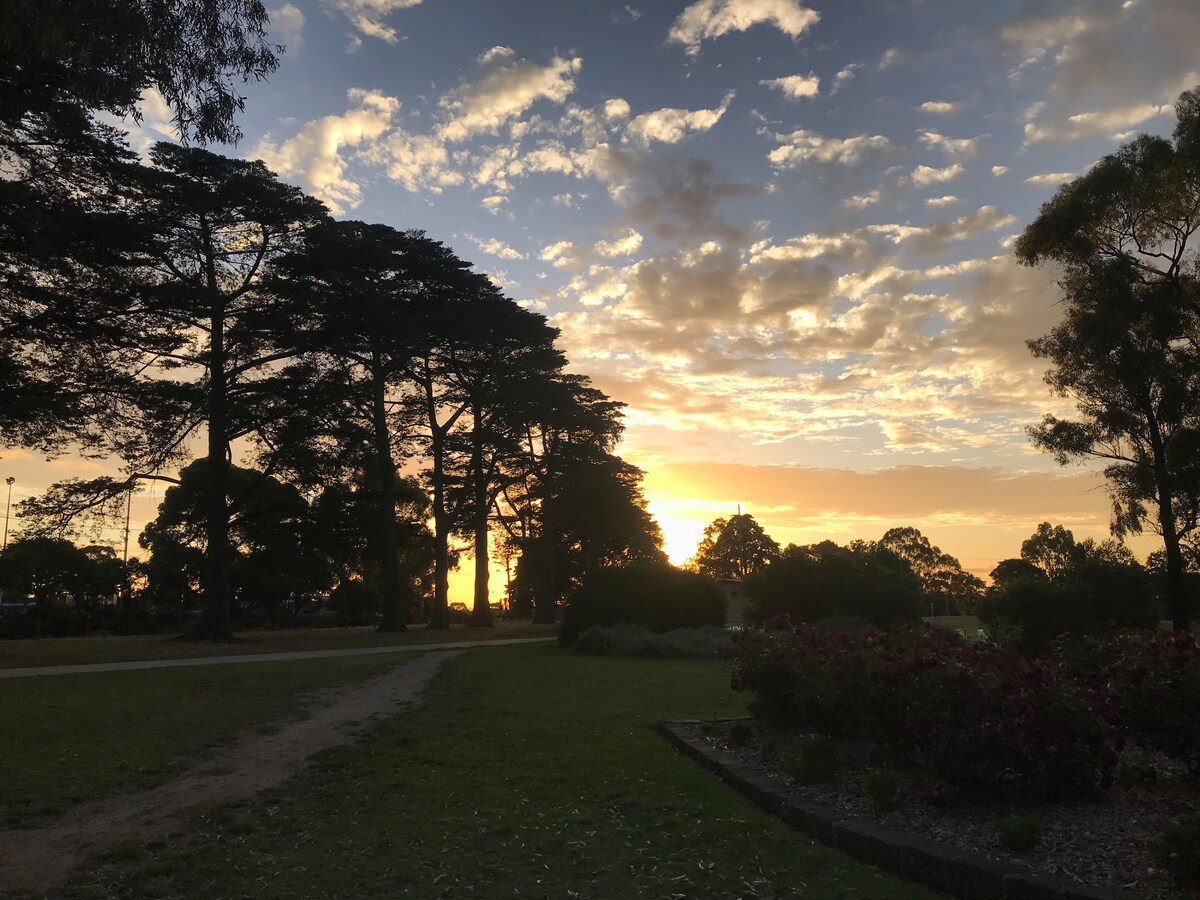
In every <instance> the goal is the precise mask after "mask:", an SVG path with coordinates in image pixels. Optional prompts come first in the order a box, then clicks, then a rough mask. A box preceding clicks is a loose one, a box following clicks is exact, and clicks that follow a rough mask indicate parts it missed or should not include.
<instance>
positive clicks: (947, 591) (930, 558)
mask: <svg viewBox="0 0 1200 900" xmlns="http://www.w3.org/2000/svg"><path fill="white" fill-rule="evenodd" d="M879 544H880V546H882V547H885V548H886V549H888V550H890V551H892V552H893V553H895V554H896V555H897V556H899V557H900V558H901V559H903V560H904V561H905V562H907V563H908V565H909V567H910V568H911V569H912V570H913V574H914V575H916V576H917V578H919V579H920V580H921V587H923V588H924V589H925V594H926V596H927V597H928V598H929V602H930V605H931V607H933V608H935V609H940V610H941V611H942V612H943V613H944V614H946V615H949V614H950V613H951V612H953V611H958V612H962V613H966V614H970V613H973V612H974V611H975V606H976V605H977V604H978V602H979V599H980V598H981V597H982V596H983V589H984V584H983V580H982V579H980V578H977V577H975V576H974V575H972V574H971V573H970V572H966V571H964V570H963V567H962V565H961V564H960V563H959V561H958V560H957V559H955V558H954V557H953V556H951V555H950V554H949V553H943V552H942V550H941V548H940V547H935V546H934V545H933V544H931V543H930V541H929V538H927V537H925V535H923V534H921V532H920V531H918V530H917V529H916V528H912V527H902V528H890V529H888V531H887V532H885V533H884V535H883V537H882V538H880V539H879Z"/></svg>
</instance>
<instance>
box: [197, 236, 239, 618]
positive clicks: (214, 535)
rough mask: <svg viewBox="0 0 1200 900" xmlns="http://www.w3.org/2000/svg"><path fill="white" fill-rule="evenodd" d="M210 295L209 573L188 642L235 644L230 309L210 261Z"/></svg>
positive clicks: (205, 574)
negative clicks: (230, 486)
mask: <svg viewBox="0 0 1200 900" xmlns="http://www.w3.org/2000/svg"><path fill="white" fill-rule="evenodd" d="M209 290H210V291H211V292H212V295H213V301H212V311H211V313H210V321H211V334H210V335H209V340H210V345H209V347H210V349H209V360H208V382H209V383H208V472H207V490H206V492H205V498H204V519H205V522H204V524H205V528H204V537H205V544H206V546H205V548H204V568H203V570H202V573H201V579H200V583H201V587H202V589H203V596H204V608H203V611H202V612H201V615H200V621H199V622H197V623H196V627H195V628H193V629H192V630H191V632H189V634H188V637H190V638H192V639H193V640H201V641H230V640H233V623H232V621H231V609H230V606H231V604H230V596H229V593H230V592H229V502H228V499H227V497H226V494H227V493H228V482H229V440H228V438H227V436H226V433H227V429H228V422H227V419H228V411H227V401H228V397H227V393H228V390H229V385H228V378H227V375H226V371H225V366H226V358H225V357H226V352H225V305H224V298H223V297H222V296H221V294H220V290H219V288H218V287H217V284H216V275H215V273H214V272H213V267H212V262H211V257H210V260H209Z"/></svg>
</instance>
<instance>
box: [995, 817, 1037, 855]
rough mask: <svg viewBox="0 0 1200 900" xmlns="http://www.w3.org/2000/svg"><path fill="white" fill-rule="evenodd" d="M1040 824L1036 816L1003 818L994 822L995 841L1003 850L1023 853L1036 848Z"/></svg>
mask: <svg viewBox="0 0 1200 900" xmlns="http://www.w3.org/2000/svg"><path fill="white" fill-rule="evenodd" d="M1041 831H1042V824H1041V822H1040V821H1039V820H1038V818H1037V817H1036V816H1005V817H1004V818H1002V819H997V820H996V840H998V841H999V842H1000V846H1001V847H1003V848H1004V849H1005V850H1012V851H1013V852H1015V853H1024V852H1025V851H1026V850H1032V849H1033V848H1034V847H1036V846H1037V843H1038V840H1039V839H1040V838H1041Z"/></svg>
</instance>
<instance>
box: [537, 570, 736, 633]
mask: <svg viewBox="0 0 1200 900" xmlns="http://www.w3.org/2000/svg"><path fill="white" fill-rule="evenodd" d="M621 623H628V624H631V625H641V626H642V627H643V628H647V629H649V630H650V631H656V632H663V631H670V630H672V629H675V628H700V627H702V626H704V625H717V626H720V625H724V624H725V594H724V593H723V592H722V591H721V589H720V588H719V587H717V585H716V584H715V583H713V582H712V581H711V580H710V579H708V578H706V577H705V576H703V575H700V574H697V573H695V572H685V571H683V570H682V569H676V568H674V567H673V566H669V565H667V564H666V563H656V562H650V561H643V562H635V563H631V564H630V565H627V566H622V567H621V568H612V569H600V570H599V571H597V572H596V573H594V574H593V575H591V576H589V577H588V578H586V579H584V582H583V584H582V585H580V587H579V589H578V590H577V591H576V592H575V593H574V594H573V595H572V596H571V599H570V601H569V602H568V603H567V608H566V610H565V612H564V613H563V621H562V625H561V626H560V628H559V633H558V638H559V640H560V641H561V642H562V643H563V644H565V645H568V646H570V645H572V644H574V643H575V641H576V639H577V638H578V637H579V635H581V634H583V632H585V631H587V629H589V628H591V627H592V626H594V625H601V626H607V625H618V624H621Z"/></svg>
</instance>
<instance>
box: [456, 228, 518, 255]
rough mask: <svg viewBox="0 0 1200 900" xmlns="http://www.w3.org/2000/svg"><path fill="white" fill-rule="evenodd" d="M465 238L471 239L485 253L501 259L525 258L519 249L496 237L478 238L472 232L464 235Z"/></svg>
mask: <svg viewBox="0 0 1200 900" xmlns="http://www.w3.org/2000/svg"><path fill="white" fill-rule="evenodd" d="M466 238H467V240H469V241H471V243H473V244H474V245H475V246H476V247H478V248H479V249H480V250H482V251H483V252H484V253H487V254H488V255H490V256H498V257H500V258H501V259H525V258H526V256H525V254H524V253H522V252H521V251H520V250H516V249H514V248H512V247H510V246H508V244H506V243H504V241H501V240H499V239H497V238H480V237H476V236H475V235H473V234H468V235H466Z"/></svg>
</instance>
